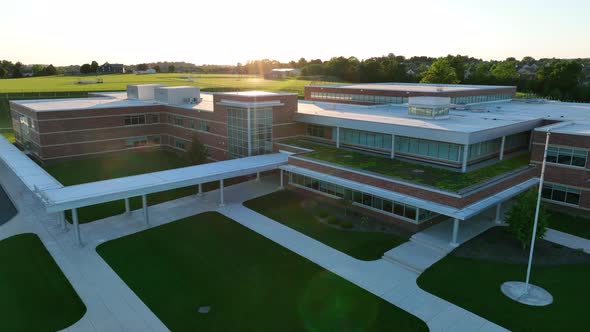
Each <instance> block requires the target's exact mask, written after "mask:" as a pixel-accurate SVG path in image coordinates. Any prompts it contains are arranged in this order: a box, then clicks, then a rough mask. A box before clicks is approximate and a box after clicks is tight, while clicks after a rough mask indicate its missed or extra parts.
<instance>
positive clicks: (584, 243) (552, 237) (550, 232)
mask: <svg viewBox="0 0 590 332" xmlns="http://www.w3.org/2000/svg"><path fill="white" fill-rule="evenodd" d="M543 240H547V241H551V242H553V243H557V244H561V245H562V246H565V247H568V248H572V249H581V250H583V251H584V252H585V253H588V254H590V240H588V239H585V238H583V237H579V236H575V235H572V234H569V233H564V232H560V231H558V230H555V229H551V228H547V232H546V233H545V237H544V238H543Z"/></svg>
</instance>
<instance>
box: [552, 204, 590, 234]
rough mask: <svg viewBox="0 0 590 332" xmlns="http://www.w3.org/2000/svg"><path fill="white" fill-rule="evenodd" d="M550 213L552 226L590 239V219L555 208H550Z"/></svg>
mask: <svg viewBox="0 0 590 332" xmlns="http://www.w3.org/2000/svg"><path fill="white" fill-rule="evenodd" d="M549 214H550V217H549V227H550V228H553V229H556V230H558V231H562V232H565V233H569V234H572V235H576V236H579V237H583V238H586V239H590V219H588V218H584V217H581V216H573V215H570V214H566V213H562V212H558V211H555V210H550V211H549Z"/></svg>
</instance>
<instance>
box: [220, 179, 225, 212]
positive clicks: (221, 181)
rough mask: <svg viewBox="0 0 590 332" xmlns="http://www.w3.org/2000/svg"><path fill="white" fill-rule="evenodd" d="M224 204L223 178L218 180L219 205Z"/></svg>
mask: <svg viewBox="0 0 590 332" xmlns="http://www.w3.org/2000/svg"><path fill="white" fill-rule="evenodd" d="M222 206H225V202H224V200H223V179H221V180H219V207H222Z"/></svg>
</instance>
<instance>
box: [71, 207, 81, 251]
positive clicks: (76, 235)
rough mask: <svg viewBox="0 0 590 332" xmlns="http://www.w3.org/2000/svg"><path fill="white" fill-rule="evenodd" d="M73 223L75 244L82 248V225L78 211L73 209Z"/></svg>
mask: <svg viewBox="0 0 590 332" xmlns="http://www.w3.org/2000/svg"><path fill="white" fill-rule="evenodd" d="M72 222H73V224H74V244H75V245H76V246H78V247H81V246H82V238H81V237H80V225H79V223H78V209H76V208H73V209H72Z"/></svg>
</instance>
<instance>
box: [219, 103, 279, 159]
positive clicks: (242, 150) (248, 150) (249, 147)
mask: <svg viewBox="0 0 590 332" xmlns="http://www.w3.org/2000/svg"><path fill="white" fill-rule="evenodd" d="M248 112H250V114H248ZM248 119H249V120H250V122H248ZM227 131H228V149H229V154H230V156H232V157H233V158H240V157H247V156H252V155H258V154H266V153H271V152H272V107H264V108H258V109H250V110H248V109H246V108H240V107H228V109H227Z"/></svg>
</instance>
